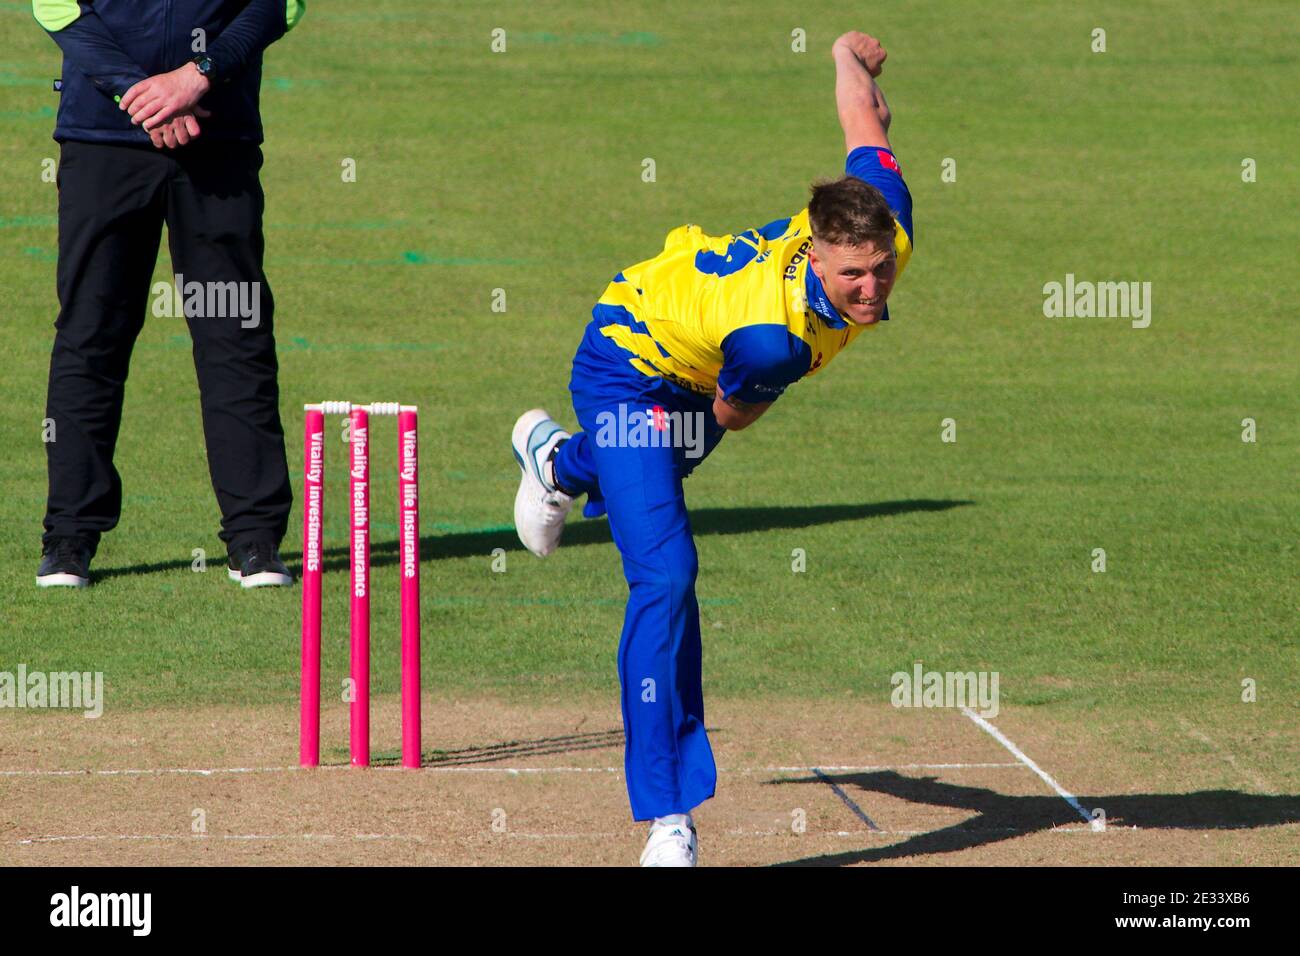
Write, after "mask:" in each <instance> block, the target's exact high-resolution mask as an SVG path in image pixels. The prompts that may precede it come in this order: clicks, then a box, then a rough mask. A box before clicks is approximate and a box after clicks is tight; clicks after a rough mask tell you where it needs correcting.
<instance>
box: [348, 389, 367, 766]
mask: <svg viewBox="0 0 1300 956" xmlns="http://www.w3.org/2000/svg"><path fill="white" fill-rule="evenodd" d="M348 500H349V501H350V502H351V506H352V507H351V516H352V517H351V521H350V534H349V546H348V554H349V559H350V561H349V563H350V565H351V568H352V571H351V575H350V582H349V583H350V585H351V593H352V613H351V635H352V694H353V696H352V720H351V739H352V766H354V767H368V766H370V413H369V412H368V411H367V410H366V409H364V408H354V409H352V462H351V471H350V478H349V485H348Z"/></svg>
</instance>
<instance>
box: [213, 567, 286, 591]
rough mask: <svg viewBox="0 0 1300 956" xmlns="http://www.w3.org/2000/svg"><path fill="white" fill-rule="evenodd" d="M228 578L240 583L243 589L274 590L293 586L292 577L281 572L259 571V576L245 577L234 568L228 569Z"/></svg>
mask: <svg viewBox="0 0 1300 956" xmlns="http://www.w3.org/2000/svg"><path fill="white" fill-rule="evenodd" d="M226 577H228V578H230V580H232V581H238V582H239V586H240V587H241V588H274V587H287V586H288V585H290V584H293V578H292V577H290V576H289V575H287V574H281V573H280V572H279V571H259V572H258V573H257V574H250V575H249V576H248V577H244V575H243V574H241V573H240V572H239V571H236V570H235V569H234V568H226Z"/></svg>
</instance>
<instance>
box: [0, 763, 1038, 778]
mask: <svg viewBox="0 0 1300 956" xmlns="http://www.w3.org/2000/svg"><path fill="white" fill-rule="evenodd" d="M1021 766H1023V763H896V764H864V765H857V766H849V765H840V766H832V765H830V764H818V765H817V769H821V770H832V771H836V772H843V773H854V772H857V773H862V772H866V771H876V770H965V769H992V768H1004V769H1005V768H1009V767H1010V768H1015V767H1021ZM367 769H368V770H369V771H392V772H400V773H409V772H410V771H408V770H406V769H405V768H404V767H397V766H392V767H388V766H385V767H369V768H367ZM420 769H421V771H425V772H428V773H505V774H522V773H622V772H623V768H622V767H480V766H474V765H466V766H451V767H439V766H426V767H421V768H420ZM331 770H336V771H337V770H345V771H351V772H355V771H356V768H354V767H351V766H349V765H347V764H329V765H327V766H323V767H316V768H313V769H312V770H311V771H306V772H311V773H315V772H318V771H319V772H325V771H331ZM813 770H814V768H813V767H720V768H718V772H719V773H812V772H813ZM302 772H305V771H304V770H303V768H302V767H208V768H200V767H154V768H138V769H117V770H112V769H110V770H92V769H86V770H0V777H148V776H167V775H173V774H174V775H179V776H197V777H211V776H215V775H217V774H240V773H302Z"/></svg>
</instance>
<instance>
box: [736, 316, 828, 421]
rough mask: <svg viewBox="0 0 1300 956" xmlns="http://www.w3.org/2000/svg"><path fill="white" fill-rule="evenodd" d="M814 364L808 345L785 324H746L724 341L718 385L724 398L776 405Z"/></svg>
mask: <svg viewBox="0 0 1300 956" xmlns="http://www.w3.org/2000/svg"><path fill="white" fill-rule="evenodd" d="M811 364H812V350H811V349H810V348H809V347H808V343H807V342H805V341H804V340H803V339H801V338H799V336H797V335H794V334H792V333H791V332H790V330H789V329H788V328H786V327H785V326H784V325H774V324H770V323H769V324H764V325H745V326H741V327H740V328H738V329H734V330H733V331H732V332H731V333H730V334H729V335H728V336H727V337H726V338H725V339H723V340H722V371H720V372H719V373H718V385H719V386H720V387H721V388H722V395H723V397H724V398H736V399H739V400H740V401H742V402H747V403H749V404H751V405H752V404H754V403H756V402H774V401H776V400H777V399H778V398H780V397H781V393H782V392H784V391H785V390H786V387H787V386H789V385H790V384H792V383H793V382H797V381H799V379H801V378H803V376H804V373H806V372H807V371H808V368H809V366H810V365H811Z"/></svg>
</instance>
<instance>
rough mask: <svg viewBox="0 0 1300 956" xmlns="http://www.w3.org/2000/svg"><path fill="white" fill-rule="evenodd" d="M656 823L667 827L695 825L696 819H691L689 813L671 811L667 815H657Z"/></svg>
mask: <svg viewBox="0 0 1300 956" xmlns="http://www.w3.org/2000/svg"><path fill="white" fill-rule="evenodd" d="M655 823H657V824H659V825H660V826H665V827H677V826H686V827H692V826H694V825H695V821H693V820H692V819H691V815H690V814H689V813H670V814H668V816H666V817H655Z"/></svg>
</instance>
